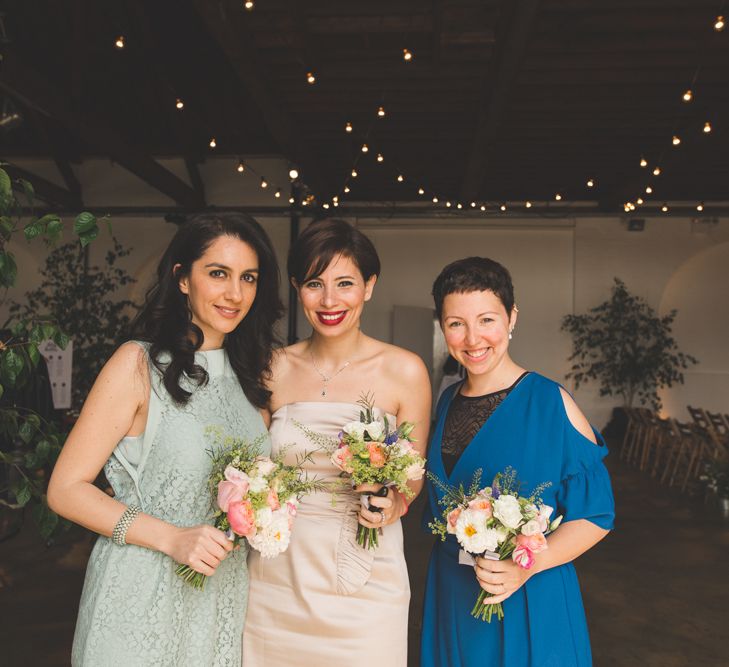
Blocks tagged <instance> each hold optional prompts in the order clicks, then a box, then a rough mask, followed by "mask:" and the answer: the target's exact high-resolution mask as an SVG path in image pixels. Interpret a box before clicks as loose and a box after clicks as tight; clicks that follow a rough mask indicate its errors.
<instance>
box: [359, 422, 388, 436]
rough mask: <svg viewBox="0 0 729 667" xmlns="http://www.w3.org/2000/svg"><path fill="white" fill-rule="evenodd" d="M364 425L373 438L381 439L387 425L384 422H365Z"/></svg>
mask: <svg viewBox="0 0 729 667" xmlns="http://www.w3.org/2000/svg"><path fill="white" fill-rule="evenodd" d="M364 427H365V431H367V434H368V435H369V436H370V438H371V439H372V440H379V439H380V438H381V437H382V436H383V435H384V433H385V426H384V424H383V423H382V422H378V421H374V422H370V423H369V424H365V425H364Z"/></svg>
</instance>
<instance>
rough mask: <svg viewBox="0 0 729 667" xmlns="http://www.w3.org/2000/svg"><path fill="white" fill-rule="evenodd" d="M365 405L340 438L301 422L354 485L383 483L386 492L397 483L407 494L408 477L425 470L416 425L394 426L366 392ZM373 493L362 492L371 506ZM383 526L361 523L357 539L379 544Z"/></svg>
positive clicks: (363, 543) (364, 501) (409, 493)
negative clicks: (378, 412) (378, 414)
mask: <svg viewBox="0 0 729 667" xmlns="http://www.w3.org/2000/svg"><path fill="white" fill-rule="evenodd" d="M357 403H358V405H360V406H361V407H362V410H361V411H360V413H359V421H351V422H348V423H347V424H344V426H342V430H341V431H340V432H339V435H338V437H337V438H327V437H326V436H322V435H321V434H318V433H314V432H312V431H310V430H309V429H307V428H306V427H305V426H304V425H303V424H297V425H298V427H299V428H300V429H302V430H303V431H304V432H305V433H306V435H307V436H309V438H311V439H312V440H313V441H315V442H316V443H317V444H319V445H320V446H321V447H323V448H324V449H326V450H329V451H330V453H331V461H332V463H334V465H335V466H336V467H337V468H339V469H340V470H341V471H342V475H344V476H346V477H348V478H350V479H351V483H352V485H353V486H359V485H360V484H382V485H384V486H383V488H382V491H383V493H381V495H383V496H384V495H385V494H386V493H387V488H388V487H394V488H395V489H397V490H398V491H400V493H402V494H403V495H404V496H405V497H406V498H411V497H412V496H413V492H412V491H411V490H410V487H409V486H408V484H407V483H408V481H410V480H419V479H422V477H423V475H424V474H425V459H424V458H423V457H422V456H420V454H419V453H418V452H417V450H416V449H415V448H414V447H413V445H412V443H413V442H414V439H413V438H412V437H411V433H412V431H413V429H414V428H415V424H413V423H412V422H403V423H402V424H400V425H399V426H398V427H397V428H393V424H391V423H390V420H388V418H387V416H386V415H383V417H382V419H377V418H376V417H375V414H374V412H375V408H374V397H373V396H372V395H371V394H365V395H364V396H362V398H360V400H359V401H357ZM369 495H376V494H366V495H363V496H362V499H361V502H362V505H363V506H364V507H366V508H367V509H370V510H374V509H375V508H373V507H370V505H369V498H368V496H369ZM380 530H381V529H377V528H367V527H365V526H363V525H361V524H360V525H359V526H357V542H358V543H359V544H360V545H361V546H363V547H365V548H367V549H374V548H375V547H377V541H378V540H377V537H378V533H379V531H380Z"/></svg>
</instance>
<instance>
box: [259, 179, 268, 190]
mask: <svg viewBox="0 0 729 667" xmlns="http://www.w3.org/2000/svg"><path fill="white" fill-rule="evenodd" d="M261 187H262V188H263V189H264V190H265V189H266V188H267V187H268V181H267V180H266V179H265V178H263V176H261Z"/></svg>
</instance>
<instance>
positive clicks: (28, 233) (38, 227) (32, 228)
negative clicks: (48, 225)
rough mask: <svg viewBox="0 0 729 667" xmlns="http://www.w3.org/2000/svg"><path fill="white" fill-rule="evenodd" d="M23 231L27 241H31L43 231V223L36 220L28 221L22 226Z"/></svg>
mask: <svg viewBox="0 0 729 667" xmlns="http://www.w3.org/2000/svg"><path fill="white" fill-rule="evenodd" d="M23 233H24V234H25V238H26V239H27V240H28V241H32V240H33V239H34V238H35V237H36V236H40V235H41V234H42V233H43V225H42V224H41V223H40V222H39V221H38V220H36V221H35V222H30V223H28V224H27V225H26V226H25V227H24V228H23Z"/></svg>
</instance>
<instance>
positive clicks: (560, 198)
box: [554, 192, 562, 201]
mask: <svg viewBox="0 0 729 667" xmlns="http://www.w3.org/2000/svg"><path fill="white" fill-rule="evenodd" d="M554 198H555V200H556V201H562V195H561V194H559V192H558V193H557V194H556V195H554Z"/></svg>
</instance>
